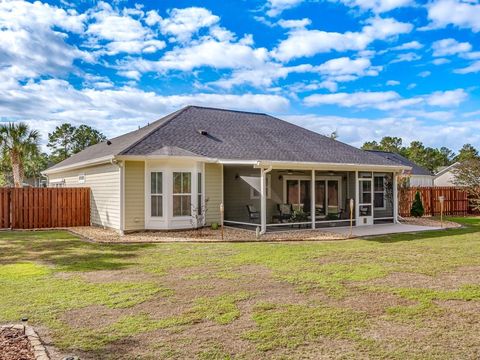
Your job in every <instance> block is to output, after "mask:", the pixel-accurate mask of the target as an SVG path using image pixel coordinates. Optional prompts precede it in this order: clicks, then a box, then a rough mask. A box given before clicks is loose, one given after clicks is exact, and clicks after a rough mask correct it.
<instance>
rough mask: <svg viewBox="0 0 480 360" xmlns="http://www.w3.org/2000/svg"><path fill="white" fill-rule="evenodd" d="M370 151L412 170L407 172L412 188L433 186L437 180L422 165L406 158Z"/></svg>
mask: <svg viewBox="0 0 480 360" xmlns="http://www.w3.org/2000/svg"><path fill="white" fill-rule="evenodd" d="M368 151H370V152H372V153H375V154H377V155H379V156H382V157H384V158H385V159H388V160H391V161H393V162H396V163H398V164H401V165H405V166H408V167H410V168H412V170H410V171H408V172H407V173H408V175H409V179H408V182H409V186H411V187H431V186H433V179H434V178H435V176H434V175H433V174H432V172H431V171H430V170H428V169H425V168H424V167H421V166H420V165H417V164H416V163H414V162H413V161H410V160H409V159H407V158H406V157H404V156H402V155H400V154H397V153H394V152H390V151H380V150H368Z"/></svg>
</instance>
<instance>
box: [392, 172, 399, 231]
mask: <svg viewBox="0 0 480 360" xmlns="http://www.w3.org/2000/svg"><path fill="white" fill-rule="evenodd" d="M397 186H398V185H397V173H395V172H394V173H393V184H392V187H393V223H394V224H397V223H398V187H397Z"/></svg>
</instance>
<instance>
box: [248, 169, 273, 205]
mask: <svg viewBox="0 0 480 360" xmlns="http://www.w3.org/2000/svg"><path fill="white" fill-rule="evenodd" d="M251 176H254V177H258V178H259V179H260V177H259V176H258V175H257V174H252V175H251ZM266 179H267V199H271V198H272V174H266ZM255 190H256V189H255V188H253V187H252V186H250V200H258V199H260V191H257V194H258V195H255Z"/></svg>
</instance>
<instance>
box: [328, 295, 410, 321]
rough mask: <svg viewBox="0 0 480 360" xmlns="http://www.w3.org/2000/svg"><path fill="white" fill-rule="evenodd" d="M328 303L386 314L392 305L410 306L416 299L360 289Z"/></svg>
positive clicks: (375, 314)
mask: <svg viewBox="0 0 480 360" xmlns="http://www.w3.org/2000/svg"><path fill="white" fill-rule="evenodd" d="M328 303H329V304H330V305H331V306H336V307H345V308H350V309H353V310H356V311H363V312H366V313H368V314H369V315H370V316H380V315H383V314H385V310H386V309H387V308H389V307H392V306H408V305H414V304H415V302H414V301H410V300H407V299H403V298H401V297H399V296H396V295H393V294H388V293H381V292H369V291H361V292H360V291H358V292H355V293H353V294H351V295H350V296H348V297H345V298H342V299H330V300H329V301H328Z"/></svg>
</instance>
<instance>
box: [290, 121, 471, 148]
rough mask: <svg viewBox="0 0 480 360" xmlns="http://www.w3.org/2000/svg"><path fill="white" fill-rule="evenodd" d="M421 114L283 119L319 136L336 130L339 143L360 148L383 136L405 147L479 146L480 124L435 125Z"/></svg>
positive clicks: (466, 122)
mask: <svg viewBox="0 0 480 360" xmlns="http://www.w3.org/2000/svg"><path fill="white" fill-rule="evenodd" d="M421 115H422V114H416V115H411V116H398V117H393V116H392V117H384V118H375V119H372V118H370V119H369V118H361V117H341V116H321V115H315V114H305V115H285V116H281V118H282V119H285V120H287V121H290V122H292V123H294V124H297V125H299V126H303V127H306V128H308V129H310V130H312V131H316V132H318V133H320V134H330V133H332V132H333V131H337V133H338V135H339V140H340V141H343V142H346V143H349V144H351V145H354V146H357V147H360V146H362V145H363V143H364V142H365V141H371V140H377V141H379V140H380V139H381V138H382V137H384V136H398V137H401V138H402V139H403V142H404V144H405V145H407V144H409V143H410V142H411V141H414V140H420V141H421V142H423V143H424V144H425V145H426V146H433V147H440V146H448V147H449V148H452V149H453V150H458V149H460V148H461V147H462V145H463V144H464V143H465V142H469V143H472V144H480V121H458V120H456V119H455V117H454V118H453V119H452V120H451V121H450V122H448V119H446V118H445V119H446V121H447V122H445V121H443V122H442V123H440V124H438V125H432V123H431V121H425V120H424V118H423V117H422V116H421ZM452 134H455V136H453V137H452Z"/></svg>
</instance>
